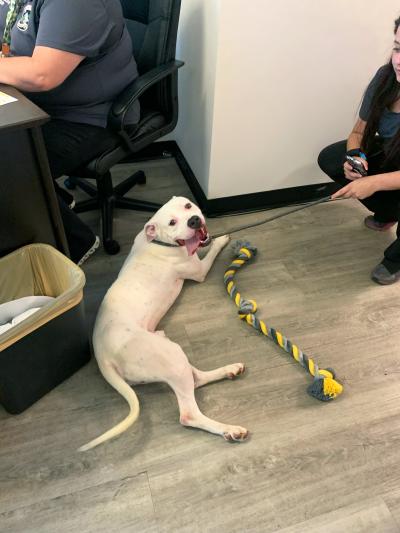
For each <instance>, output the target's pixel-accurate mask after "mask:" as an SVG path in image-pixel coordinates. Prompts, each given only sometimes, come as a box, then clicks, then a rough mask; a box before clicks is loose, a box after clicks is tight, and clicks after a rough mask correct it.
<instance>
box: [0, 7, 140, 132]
mask: <svg viewBox="0 0 400 533" xmlns="http://www.w3.org/2000/svg"><path fill="white" fill-rule="evenodd" d="M9 3H10V0H0V40H1V37H2V36H3V32H4V26H5V21H6V16H7V11H8V8H9ZM36 45H39V46H47V47H49V48H56V49H58V50H63V51H66V52H71V53H74V54H78V55H82V56H85V59H84V60H83V61H82V62H81V63H80V64H79V66H78V67H77V68H76V69H75V70H74V72H72V74H71V75H70V76H69V77H68V78H67V79H66V80H65V81H64V82H63V83H62V84H61V85H59V86H58V87H56V88H55V89H52V90H51V91H46V92H41V93H28V94H27V95H28V97H29V98H30V99H31V100H32V101H33V102H35V103H36V104H37V105H39V106H40V107H41V108H42V109H44V110H45V111H46V112H47V113H48V114H49V115H50V116H51V117H53V118H59V119H64V120H69V121H71V122H82V123H85V124H93V125H96V126H101V127H105V126H106V124H107V115H108V112H109V109H110V107H111V103H112V101H113V100H114V99H115V97H116V96H117V95H118V94H119V93H120V92H121V91H122V90H123V89H125V87H126V86H127V85H129V83H131V82H132V81H133V80H134V79H135V78H136V77H137V75H138V73H137V68H136V63H135V60H134V58H133V55H132V41H131V38H130V35H129V33H128V30H127V28H126V26H125V23H124V19H123V16H122V9H121V4H120V1H119V0H26V1H25V3H24V5H23V6H22V8H21V12H20V15H19V16H18V17H17V20H16V23H15V25H14V27H13V29H12V32H11V54H12V55H15V56H32V53H33V50H34V48H35V46H36ZM138 120H139V103H137V105H136V106H135V108H134V109H133V110H132V111H131V113H130V114H129V116H128V117H127V123H129V124H135V123H137V122H138Z"/></svg>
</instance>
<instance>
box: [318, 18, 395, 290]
mask: <svg viewBox="0 0 400 533" xmlns="http://www.w3.org/2000/svg"><path fill="white" fill-rule="evenodd" d="M399 26H400V17H399V18H398V19H397V20H396V21H395V23H394V34H395V39H394V46H393V51H392V56H391V59H390V61H389V62H388V63H387V64H386V65H384V66H382V67H381V68H379V70H378V71H377V73H376V74H375V76H374V78H373V79H372V81H371V82H370V84H369V85H368V87H367V89H366V91H365V94H364V98H363V101H362V104H361V108H360V112H359V118H358V120H357V122H356V123H355V125H354V128H353V130H352V132H351V133H350V135H349V138H348V139H347V141H340V142H337V143H335V144H332V145H330V146H328V147H326V148H324V149H323V150H322V152H321V153H320V154H319V157H318V164H319V166H320V168H321V169H322V170H323V171H324V172H325V173H326V174H328V176H329V177H330V178H332V179H333V180H334V181H336V182H337V183H339V184H340V185H343V187H342V188H341V189H340V190H339V191H337V192H336V193H335V194H333V195H332V198H334V199H335V198H356V199H358V200H360V201H361V203H362V204H364V205H365V206H366V207H367V208H368V209H369V210H370V211H371V212H372V213H373V214H372V215H369V216H367V217H366V218H365V220H364V223H365V225H366V226H367V227H368V228H370V229H372V230H375V231H387V230H389V229H390V228H391V227H392V226H394V225H395V224H397V223H398V222H399V220H400V29H399ZM346 155H350V156H353V157H354V158H355V159H358V160H359V161H361V163H362V165H363V166H364V168H365V170H366V171H367V173H368V175H367V176H361V174H360V173H358V172H356V171H354V170H353V169H352V167H351V165H350V164H349V163H348V162H347V161H346V160H345V156H346ZM371 278H372V280H373V281H375V282H376V283H379V284H381V285H389V284H391V283H394V282H396V281H397V280H398V279H400V224H398V225H397V239H396V240H395V241H394V242H393V243H392V244H391V245H390V246H389V247H388V248H386V250H385V252H384V257H383V259H382V260H381V262H380V263H379V264H378V265H377V266H376V267H375V268H374V269H373V271H372V273H371Z"/></svg>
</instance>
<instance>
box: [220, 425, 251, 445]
mask: <svg viewBox="0 0 400 533" xmlns="http://www.w3.org/2000/svg"><path fill="white" fill-rule="evenodd" d="M222 436H223V437H224V439H225V440H227V441H228V442H243V441H245V440H246V439H247V437H248V436H249V432H248V430H247V429H246V428H242V427H240V426H227V427H226V430H225V431H224V433H223V435H222Z"/></svg>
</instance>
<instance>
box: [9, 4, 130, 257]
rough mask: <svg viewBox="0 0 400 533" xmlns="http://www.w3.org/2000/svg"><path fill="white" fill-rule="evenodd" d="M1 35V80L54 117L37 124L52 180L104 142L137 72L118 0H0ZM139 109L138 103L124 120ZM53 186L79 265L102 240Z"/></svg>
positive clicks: (109, 138)
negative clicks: (113, 111) (114, 109)
mask: <svg viewBox="0 0 400 533" xmlns="http://www.w3.org/2000/svg"><path fill="white" fill-rule="evenodd" d="M0 39H1V45H2V48H1V50H2V53H1V57H0V83H5V84H8V85H13V86H14V87H16V88H17V89H19V90H20V91H22V92H23V93H24V94H26V95H27V96H28V98H29V99H30V100H32V101H33V102H34V103H36V104H37V105H38V106H39V107H41V108H42V109H43V110H44V111H46V112H47V113H48V114H49V115H50V117H51V121H50V122H48V123H47V124H45V125H44V126H43V128H42V130H43V136H44V141H45V145H46V148H47V154H48V159H49V163H50V170H51V173H52V176H53V179H54V180H55V179H56V178H58V177H60V176H62V175H64V174H67V175H68V174H70V173H72V172H73V171H74V170H75V169H77V168H78V167H80V166H81V165H84V164H85V163H87V162H89V161H90V160H91V159H93V158H94V157H96V155H98V154H100V153H101V152H102V151H103V148H105V147H107V146H109V144H110V141H111V142H112V141H113V140H114V139H115V134H114V133H113V132H112V131H110V130H108V129H107V116H108V112H109V109H110V107H111V105H112V102H113V100H114V99H115V98H116V96H117V95H118V94H119V93H120V92H121V91H122V90H123V89H125V87H127V85H129V84H130V83H131V82H132V81H133V80H134V79H135V78H136V77H137V75H138V73H137V68H136V63H135V60H134V58H133V55H132V42H131V38H130V35H129V33H128V30H127V28H126V26H125V23H124V19H123V15H122V8H121V4H120V1H119V0H106V1H105V0H0ZM139 114H140V110H139V104H138V103H137V104H136V107H134V108H133V109H132V110H131V112H130V114H129V116H127V118H126V123H127V124H135V123H137V122H138V121H139ZM55 186H56V192H57V193H58V195H59V204H60V210H61V215H62V218H63V223H64V228H65V232H66V236H67V240H68V245H69V248H70V253H71V259H72V260H73V261H75V262H76V263H78V264H82V263H83V261H84V260H85V259H87V257H89V256H90V255H91V253H93V251H94V250H95V249H96V248H97V247H98V245H99V239H98V237H96V236H95V235H94V233H93V232H92V231H91V230H90V228H89V227H88V226H86V224H84V223H83V222H82V221H81V220H80V218H79V217H78V216H77V215H76V214H75V213H74V212H73V211H71V209H69V208H68V206H69V207H73V197H72V195H70V194H69V193H68V192H67V191H65V190H63V189H61V188H60V187H58V185H57V183H55Z"/></svg>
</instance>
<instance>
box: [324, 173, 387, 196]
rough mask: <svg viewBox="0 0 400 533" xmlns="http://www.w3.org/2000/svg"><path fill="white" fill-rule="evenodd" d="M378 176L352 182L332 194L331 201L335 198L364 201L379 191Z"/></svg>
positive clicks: (365, 177)
mask: <svg viewBox="0 0 400 533" xmlns="http://www.w3.org/2000/svg"><path fill="white" fill-rule="evenodd" d="M377 177H378V175H374V176H364V177H363V178H362V179H361V180H359V179H358V180H354V181H352V182H351V183H349V184H347V185H345V186H344V187H342V188H341V189H339V190H338V191H337V192H335V193H334V194H332V196H331V198H332V200H336V199H337V198H356V199H357V200H364V198H368V196H371V195H372V194H374V193H375V192H377V191H378V190H379V187H378V180H377Z"/></svg>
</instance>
